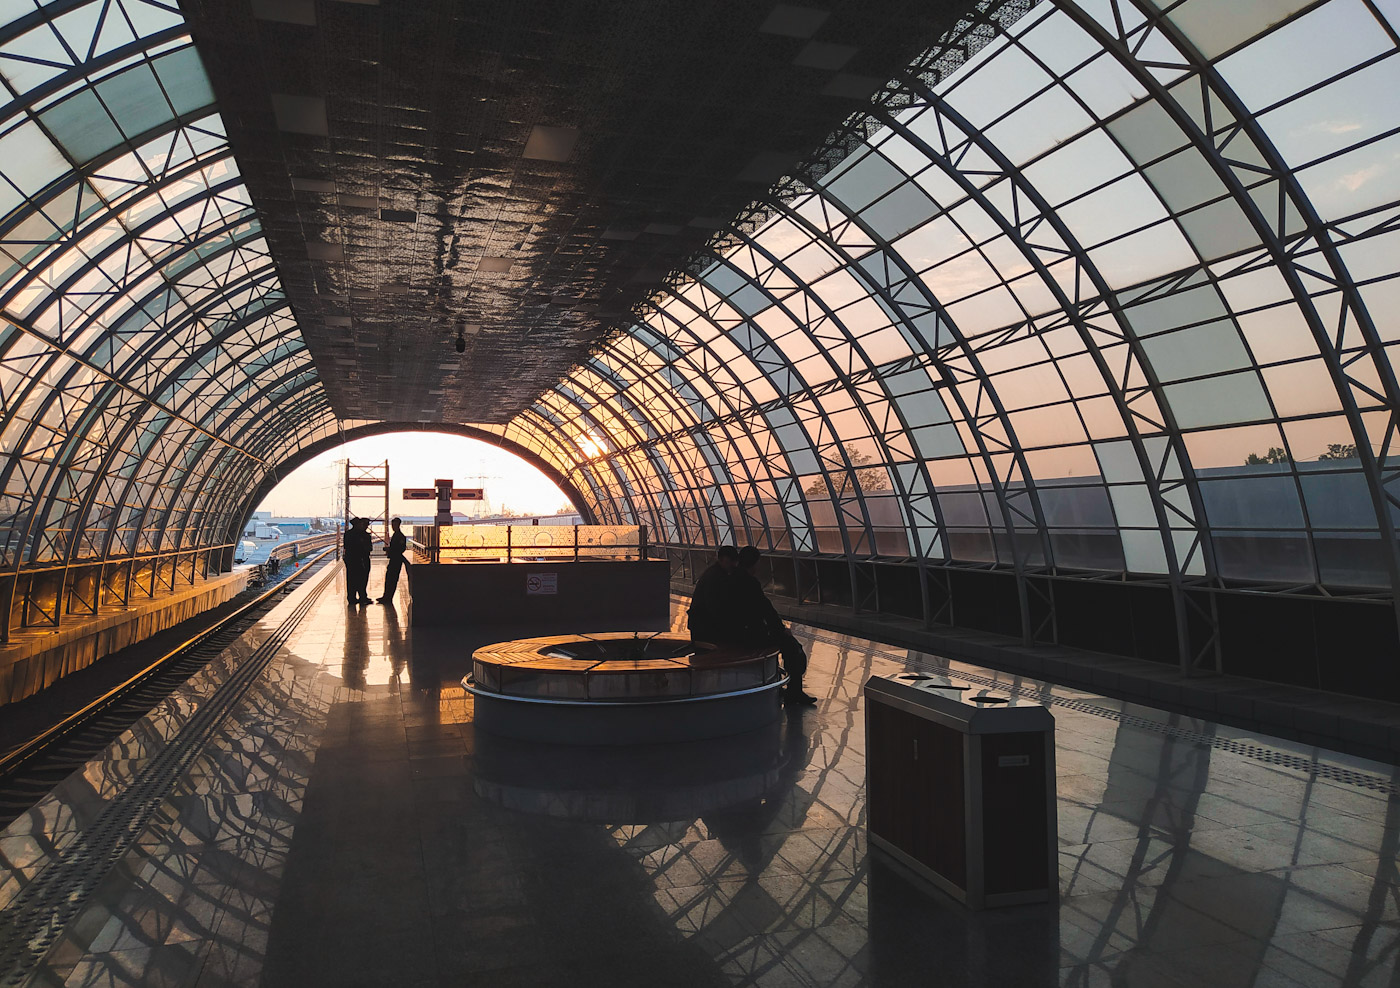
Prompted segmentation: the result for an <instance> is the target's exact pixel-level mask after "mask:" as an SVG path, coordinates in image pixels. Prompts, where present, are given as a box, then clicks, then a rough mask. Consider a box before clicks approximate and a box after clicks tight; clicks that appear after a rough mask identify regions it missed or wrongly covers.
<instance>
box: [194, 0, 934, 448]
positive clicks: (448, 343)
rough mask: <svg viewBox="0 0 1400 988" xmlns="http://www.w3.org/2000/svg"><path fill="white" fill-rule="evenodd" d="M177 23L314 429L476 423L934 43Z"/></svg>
mask: <svg viewBox="0 0 1400 988" xmlns="http://www.w3.org/2000/svg"><path fill="white" fill-rule="evenodd" d="M182 6H183V7H184V9H185V11H186V13H187V15H188V16H189V17H190V19H191V22H192V25H193V29H194V34H195V38H196V41H197V44H198V47H199V49H200V51H201V53H202V54H203V56H204V60H205V63H206V65H207V68H208V71H209V74H210V76H211V78H212V81H213V86H214V90H215V94H216V96H217V98H218V102H219V105H220V106H221V108H223V111H224V114H225V118H226V120H227V121H228V125H229V130H230V140H231V142H232V144H233V146H234V148H235V149H236V152H237V154H238V159H239V161H240V163H241V165H242V166H243V169H244V174H245V178H246V181H247V183H248V186H249V188H250V189H251V191H252V195H253V200H254V203H255V204H256V205H257V207H258V208H259V210H260V211H261V213H262V216H263V218H264V222H265V226H266V230H267V235H268V239H269V241H270V243H271V246H272V251H273V255H274V257H275V258H276V260H277V263H278V266H279V268H280V272H281V274H282V279H283V282H284V284H285V285H286V288H287V291H288V293H289V295H290V297H291V300H292V303H293V307H294V309H295V311H296V314H297V317H298V320H299V322H300V324H301V326H302V329H303V332H304V333H305V334H306V337H307V340H308V342H309V344H310V347H311V350H312V353H313V354H314V356H315V359H316V363H317V366H318V368H319V369H320V371H321V375H322V377H323V379H324V380H325V382H326V388H327V391H328V392H329V395H330V398H331V401H332V404H333V407H334V408H335V410H336V412H337V414H339V415H340V416H342V417H346V418H356V419H388V420H400V421H438V420H448V421H476V422H496V423H504V422H506V421H508V420H509V419H510V418H511V416H512V415H514V414H515V413H517V412H519V411H520V410H521V409H523V408H524V407H526V406H527V405H528V404H529V403H530V402H532V401H534V400H535V399H536V398H537V397H538V396H539V394H540V393H541V391H543V390H545V389H547V388H549V387H551V386H552V385H553V384H554V383H555V382H556V381H558V380H559V378H560V377H561V376H562V375H563V374H564V373H565V372H566V371H568V370H569V368H570V367H572V366H574V365H575V364H577V363H578V362H579V361H580V360H581V359H583V358H584V356H585V354H586V352H587V350H588V348H589V345H590V344H591V343H593V342H594V341H595V340H596V339H597V338H598V336H599V335H600V334H601V333H602V332H603V331H604V330H605V329H606V328H607V326H608V325H609V323H610V321H615V320H617V318H618V317H619V316H621V315H622V314H623V313H625V312H626V311H627V310H628V308H629V307H630V306H631V305H632V304H633V303H634V302H636V301H638V300H640V299H642V298H643V297H645V296H646V295H647V294H649V293H650V292H652V291H653V290H654V289H655V288H656V287H657V286H658V284H659V283H660V281H661V279H662V278H663V277H664V276H665V275H666V274H667V273H668V272H669V271H671V270H673V269H675V268H676V267H678V266H679V265H681V264H682V263H683V262H684V260H685V258H686V257H687V256H688V255H690V254H691V253H692V252H694V251H695V250H697V249H698V248H700V247H701V246H703V244H704V243H705V241H706V240H707V239H708V237H709V236H710V235H711V233H712V232H713V231H714V229H716V228H717V227H719V226H722V225H723V224H724V222H725V221H726V220H728V219H729V218H730V217H732V216H733V215H734V214H735V213H736V212H737V211H738V210H740V209H741V208H742V207H743V206H745V205H746V204H747V203H748V202H750V201H751V200H752V199H754V198H755V197H757V196H759V195H761V194H762V193H763V192H764V190H765V189H766V187H767V185H768V184H769V183H770V182H772V181H773V180H774V179H776V178H778V177H779V176H780V175H781V174H782V173H783V172H784V171H785V170H787V169H789V168H791V167H792V165H793V164H794V163H795V161H796V160H797V159H798V158H799V157H801V156H802V155H803V154H805V153H807V152H809V151H811V149H812V148H814V147H816V146H817V145H818V144H819V143H820V142H821V140H822V138H823V137H825V136H826V135H827V134H828V133H829V132H830V131H831V130H832V129H833V128H835V127H836V126H838V125H839V124H840V123H841V121H842V120H843V119H844V118H845V117H846V116H847V115H848V114H850V113H851V112H852V111H853V110H854V109H856V108H857V107H858V106H859V105H860V104H861V101H863V100H864V99H865V98H866V97H867V96H868V95H869V94H870V92H871V91H872V90H873V89H874V88H875V87H876V86H877V85H878V84H879V82H880V81H882V80H884V79H887V78H889V77H891V76H892V75H894V74H896V73H897V72H898V70H899V69H900V68H901V67H902V66H903V65H904V64H906V63H907V62H908V60H909V59H910V58H912V57H913V56H914V55H915V54H917V52H918V51H919V49H920V48H921V47H922V46H925V45H927V44H928V43H929V40H930V39H933V38H937V37H938V36H939V35H940V33H941V32H942V30H943V29H944V28H945V27H946V26H947V25H948V24H949V23H951V21H952V20H953V16H952V15H951V14H949V13H948V8H949V6H950V5H944V4H930V3H928V2H926V0H924V2H917V0H879V2H872V0H860V2H849V3H840V4H836V5H835V6H834V9H832V10H830V11H829V13H826V14H825V15H824V13H823V12H822V11H816V10H813V9H811V8H798V7H791V6H783V5H779V6H778V7H776V8H775V7H774V5H772V4H767V3H757V4H755V3H748V2H737V3H698V4H697V3H681V2H617V0H607V2H592V3H590V2H580V0H561V2H532V3H521V2H516V0H496V2H493V3H461V2H457V0H419V2H408V0H402V2H385V3H383V4H382V5H372V4H366V3H347V2H336V0H321V2H318V3H312V2H310V0H305V2H297V0H286V2H283V0H277V2H272V0H254V2H253V3H252V5H251V6H250V5H249V4H248V3H246V2H242V0H238V2H228V0H189V2H186V3H184V4H182ZM255 14H256V15H258V16H254V15H255ZM307 21H310V22H311V23H306V22H307ZM537 125H538V126H537ZM551 159H564V160H551ZM478 327H479V330H478ZM459 329H464V330H465V333H464V335H465V339H466V340H467V350H466V353H465V354H464V355H462V356H461V357H458V355H457V354H456V352H455V350H454V346H453V341H454V339H455V337H456V336H457V334H458V331H459Z"/></svg>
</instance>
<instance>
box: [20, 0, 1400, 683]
mask: <svg viewBox="0 0 1400 988" xmlns="http://www.w3.org/2000/svg"><path fill="white" fill-rule="evenodd" d="M184 10H185V14H183V15H182V14H181V12H180V10H178V9H176V8H175V7H174V6H173V5H171V4H167V3H158V2H154V0H87V2H78V0H60V2H54V3H49V4H40V3H37V2H35V0H10V2H9V3H7V4H3V5H0V79H3V85H4V87H5V89H4V96H3V98H4V99H6V100H7V101H8V102H6V104H5V109H4V111H3V114H0V121H3V122H0V175H3V181H0V251H3V254H0V271H3V277H0V312H3V328H2V329H0V333H3V336H2V337H0V399H3V415H4V433H3V441H4V444H5V449H6V453H7V459H6V461H5V463H4V470H5V477H6V494H5V497H6V501H5V509H4V513H3V516H0V519H2V520H0V526H3V530H4V531H5V533H6V535H5V539H6V541H5V543H4V544H5V547H6V548H5V560H6V564H7V565H8V566H9V567H10V568H11V571H12V572H15V573H19V572H22V571H23V570H25V569H26V568H33V567H40V566H53V565H68V564H70V563H72V562H73V561H76V560H83V559H89V560H91V559H108V558H112V557H114V556H121V555H122V554H123V553H126V554H131V553H141V552H162V551H169V550H173V549H178V548H181V547H212V546H216V545H221V544H225V543H226V542H227V541H228V540H229V539H230V538H231V536H232V533H234V532H235V531H236V530H237V526H238V524H239V523H240V521H241V519H242V518H243V517H244V516H245V515H246V513H247V512H248V511H249V510H251V507H252V505H253V502H254V501H255V500H256V499H257V498H258V497H259V496H260V492H262V491H265V490H267V489H268V487H269V486H270V485H271V484H272V483H274V482H275V480H276V478H277V477H278V476H281V475H282V473H283V472H284V471H285V469H286V468H288V467H290V466H291V465H294V464H295V463H297V462H300V461H301V460H303V459H304V458H305V457H306V456H308V455H310V454H311V453H312V452H314V451H315V450H317V449H319V448H322V447H323V446H324V445H325V444H327V443H328V442H330V441H332V440H333V439H334V438H336V437H339V436H341V435H355V434H360V433H362V432H364V431H366V430H387V429H390V428H397V427H412V428H424V427H429V426H436V427H446V428H453V429H458V430H463V431H470V432H472V433H473V434H476V435H489V436H492V437H494V438H495V439H496V440H497V441H498V442H500V443H501V444H503V445H505V446H507V447H509V448H511V449H515V450H517V451H519V452H521V453H522V454H523V455H526V456H528V457H530V458H532V459H533V460H534V461H535V462H537V463H541V464H543V465H545V466H546V467H547V468H548V469H549V470H550V471H551V472H552V475H553V476H556V477H557V478H559V479H560V480H561V482H562V483H564V484H565V486H566V487H567V488H568V489H570V491H571V493H572V495H573V496H575V497H576V498H577V499H578V501H579V506H580V508H581V509H583V510H584V512H585V513H586V514H587V515H588V516H590V518H592V519H595V520H598V521H603V522H616V523H627V524H637V523H642V524H646V525H648V527H649V528H650V530H651V532H652V535H653V538H654V542H655V544H657V545H662V546H666V547H669V549H670V550H671V551H673V553H675V558H676V559H678V560H692V559H693V560H698V561H703V558H704V553H705V552H706V551H708V550H709V549H712V548H713V547H714V546H715V545H717V544H719V543H723V542H729V541H734V542H739V543H745V542H750V543H753V544H756V545H759V546H761V547H763V548H765V549H768V550H769V551H770V552H771V553H772V559H773V560H774V564H773V566H774V568H773V577H774V579H775V580H777V581H778V585H779V588H780V589H782V590H783V591H784V592H788V593H791V594H793V595H794V596H797V597H800V598H801V599H804V600H813V601H821V602H823V603H828V604H833V605H837V606H841V607H847V608H854V609H858V610H869V611H876V612H881V613H884V614H898V615H904V616H906V617H913V618H916V619H924V620H931V621H952V622H956V623H971V624H972V625H974V626H978V627H983V628H994V629H995V630H1003V631H1009V632H1010V633H1014V634H1019V635H1022V636H1024V637H1025V638H1027V639H1034V640H1051V641H1056V640H1064V641H1073V642H1076V643H1079V644H1089V645H1090V647H1099V646H1102V647H1105V648H1108V647H1110V645H1111V647H1112V648H1114V649H1119V648H1120V647H1121V642H1114V643H1105V642H1102V641H1100V642H1099V643H1098V645H1095V639H1094V635H1095V634H1098V633H1099V631H1100V630H1101V629H1102V628H1103V627H1104V626H1105V624H1104V622H1103V621H1102V620H1099V619H1098V618H1096V617H1094V616H1093V613H1094V612H1095V611H1096V610H1097V611H1103V610H1104V609H1105V608H1104V607H1103V606H1102V602H1103V601H1105V600H1108V599H1110V598H1106V597H1103V596H1102V594H1103V593H1106V592H1107V590H1106V589H1105V588H1109V587H1124V588H1143V590H1144V592H1143V594H1141V595H1127V596H1120V597H1117V598H1112V599H1114V600H1117V601H1118V602H1119V603H1118V604H1117V605H1115V606H1113V607H1112V608H1109V610H1111V611H1113V612H1114V613H1115V614H1116V613H1119V612H1121V613H1129V612H1131V613H1132V614H1133V615H1134V616H1133V619H1132V620H1133V622H1135V624H1134V627H1133V629H1132V630H1131V631H1130V632H1128V635H1129V637H1130V638H1132V637H1133V636H1136V639H1137V640H1135V641H1132V642H1129V645H1130V646H1131V647H1132V648H1133V649H1134V650H1136V651H1138V652H1141V653H1143V654H1147V655H1149V657H1157V658H1165V659H1168V660H1171V661H1180V662H1182V663H1183V664H1185V665H1187V666H1190V665H1192V664H1204V665H1206V666H1208V667H1211V666H1213V667H1219V666H1220V662H1221V659H1220V656H1221V654H1222V651H1221V650H1222V644H1221V643H1222V640H1223V638H1222V635H1223V634H1224V632H1223V631H1222V629H1225V628H1227V626H1229V621H1231V620H1235V621H1236V622H1237V623H1236V625H1234V626H1235V627H1238V628H1240V629H1243V630H1241V631H1239V632H1238V636H1239V637H1240V640H1241V641H1246V644H1247V640H1248V638H1249V635H1250V634H1253V632H1250V631H1249V630H1248V628H1249V622H1248V621H1244V620H1243V619H1242V618H1238V615H1240V614H1245V613H1246V611H1244V610H1236V611H1231V610H1230V609H1231V608H1239V607H1244V606H1245V605H1243V604H1240V603H1239V602H1240V601H1245V602H1249V601H1255V600H1257V599H1259V598H1260V597H1262V596H1272V597H1274V598H1275V599H1279V600H1286V601H1293V602H1297V603H1298V604H1299V608H1302V607H1303V606H1304V605H1306V606H1309V607H1310V606H1311V603H1309V602H1315V601H1319V600H1325V601H1329V602H1330V601H1335V600H1337V599H1346V600H1347V601H1349V602H1352V603H1354V604H1355V605H1356V607H1355V608H1354V609H1353V610H1351V611H1347V612H1344V613H1345V614H1346V615H1349V616H1346V617H1342V618H1339V619H1337V620H1335V621H1333V620H1332V619H1330V618H1328V619H1325V620H1323V619H1319V621H1318V622H1314V623H1313V624H1310V625H1308V627H1309V628H1310V629H1311V630H1309V631H1308V632H1307V635H1308V641H1309V643H1310V644H1308V645H1307V648H1308V649H1312V650H1313V651H1312V652H1309V655H1310V656H1311V657H1310V658H1307V660H1306V662H1305V665H1306V668H1303V667H1301V666H1300V667H1299V668H1297V669H1287V670H1282V671H1280V670H1278V669H1275V668H1274V667H1273V666H1271V665H1270V664H1269V663H1268V662H1267V661H1265V660H1259V663H1258V668H1257V669H1253V670H1252V671H1251V674H1255V673H1256V672H1257V673H1258V674H1262V675H1275V674H1277V675H1279V676H1281V677H1283V678H1292V679H1294V680H1299V681H1301V680H1304V679H1307V678H1308V677H1312V678H1313V680H1317V678H1318V677H1319V675H1320V674H1321V672H1320V670H1321V669H1322V664H1325V659H1323V658H1320V656H1322V655H1323V652H1324V651H1325V649H1324V644H1325V643H1328V642H1330V643H1331V645H1329V646H1328V647H1333V646H1335V648H1334V650H1335V651H1338V652H1339V653H1340V652H1344V651H1346V649H1345V648H1344V647H1343V645H1344V644H1345V642H1346V641H1355V642H1358V643H1360V644H1358V646H1357V647H1356V648H1353V649H1351V651H1352V652H1355V653H1357V654H1359V655H1363V656H1364V654H1366V653H1367V650H1368V649H1374V648H1384V647H1386V646H1385V645H1384V643H1385V642H1387V641H1392V640H1393V639H1394V635H1395V624H1396V621H1395V619H1396V611H1395V596H1394V592H1393V588H1394V586H1395V585H1396V583H1397V580H1398V579H1400V576H1398V575H1400V555H1397V553H1398V552H1400V549H1398V548H1397V540H1396V523H1397V520H1400V491H1397V486H1398V485H1400V479H1398V478H1400V458H1397V457H1396V455H1395V443H1396V441H1397V438H1396V433H1397V428H1396V427H1397V421H1396V415H1397V409H1398V408H1400V387H1397V382H1396V373H1395V369H1394V356H1395V352H1396V348H1397V346H1400V316H1398V315H1397V313H1400V277H1397V274H1398V273H1400V230H1397V224H1398V223H1400V107H1397V103H1396V101H1395V100H1394V98H1393V95H1392V94H1393V93H1395V92H1397V91H1400V85H1397V84H1400V59H1397V28H1400V11H1397V9H1396V8H1395V6H1394V4H1393V3H1373V2H1370V0H1321V2H1311V3H1305V2H1300V0H1298V2H1295V0H1271V2H1268V3H1264V2H1259V3H1252V2H1236V0H1183V2H1175V3H1168V2H1165V0H1163V2H1157V3H1152V2H1148V0H1102V2H1095V3H1088V2H1072V0H1042V2H1039V3H1034V2H1030V0H1016V2H1000V0H982V2H979V3H976V4H968V5H967V6H965V7H964V8H961V9H958V8H950V7H945V6H939V5H930V4H926V3H919V4H914V3H909V4H900V3H895V2H891V3H889V4H874V3H868V2H867V3H854V2H852V3H837V4H821V5H812V6H808V5H805V4H803V5H795V4H757V5H749V4H741V3H734V4H692V5H681V4H671V3H637V4H630V3H621V4H604V3H596V4H572V3H562V2H561V3H519V4H511V3H485V4H458V3H449V2H447V0H421V2H409V0H383V2H382V3H379V4H375V3H364V2H361V3H351V2H344V0H231V2H227V3H225V2H223V0H219V2H214V0H204V2H196V0H191V2H189V3H187V4H185V5H184ZM185 15H188V17H189V18H190V19H189V21H188V22H187V21H186V19H185ZM191 32H193V38H194V39H195V43H194V45H193V47H192V46H191V41H190V39H191V36H192V35H191ZM211 80H212V82H211ZM245 183H246V184H245ZM459 335H460V337H461V339H462V340H463V348H464V352H463V353H462V355H461V356H459V355H458V353H457V350H456V347H455V346H454V341H455V340H456V339H457V338H458V337H459ZM688 564H689V563H688V562H687V563H686V565H688ZM974 579H981V580H983V581H984V582H983V583H980V584H977V586H978V587H980V588H981V589H979V590H977V592H975V593H970V592H967V591H966V588H967V587H970V586H973V583H972V582H970V581H973V580H974ZM960 588H961V589H960ZM1149 590H1151V591H1152V592H1147V591H1149ZM1158 590H1160V591H1161V593H1160V594H1156V591H1158ZM1003 591H1005V592H1004V593H1003ZM1125 593H1126V591H1125ZM1134 593H1136V591H1134ZM960 594H961V595H962V599H963V600H964V601H965V602H967V603H966V605H965V606H952V605H956V604H957V601H958V599H959V595H960ZM979 595H981V596H980V599H981V600H982V601H983V602H984V604H983V609H982V610H978V608H977V605H976V601H977V600H978V599H979ZM1222 595H1225V596H1222ZM1228 595H1234V596H1228ZM950 602H951V604H950ZM986 602H990V603H986ZM1076 602H1078V603H1076ZM1089 602H1096V603H1093V606H1091V605H1090V603H1089ZM1249 606H1253V605H1252V604H1250V605H1249ZM1287 606H1292V605H1291V604H1290V605H1287ZM1076 607H1078V608H1079V610H1078V611H1077V612H1076V610H1075V608H1076ZM1135 608H1136V610H1134V609H1135ZM1227 612H1228V613H1227ZM1076 613H1077V614H1078V616H1077V617H1076V616H1075V615H1076ZM1232 613H1233V614H1236V615H1237V618H1230V617H1229V614H1232ZM1281 613H1283V614H1285V616H1288V615H1291V614H1295V613H1303V611H1302V610H1300V609H1297V608H1295V609H1294V610H1293V611H1288V610H1285V611H1283V612H1281ZM1307 613H1310V614H1311V613H1313V612H1312V611H1308V612H1307ZM1317 613H1322V612H1317ZM1328 613H1333V612H1328ZM1336 613H1338V614H1341V613H1343V612H1336ZM1377 614H1380V615H1382V617H1381V618H1379V619H1378V618H1377V617H1376V615H1377ZM1310 620H1311V619H1310ZM1329 622H1330V623H1329ZM1387 622H1388V627H1389V629H1390V630H1389V632H1387V634H1389V635H1390V638H1384V636H1382V638H1376V637H1375V634H1373V632H1375V631H1376V629H1378V628H1381V627H1383V626H1387ZM1267 624H1268V622H1264V624H1263V625H1261V627H1266V626H1267ZM1363 626H1364V627H1365V628H1367V629H1370V630H1368V631H1367V632H1366V633H1365V634H1364V635H1361V636H1360V637H1359V638H1358V637H1355V636H1356V635H1358V634H1359V633H1358V632H1356V630H1355V629H1357V628H1360V627H1363ZM1290 627H1291V626H1290ZM1259 633H1261V634H1262V633H1265V632H1259ZM1348 636H1352V638H1348ZM1224 637H1225V638H1228V637H1229V636H1228V635H1224ZM1276 637H1277V639H1278V644H1279V647H1293V646H1294V645H1295V644H1296V643H1297V641H1298V640H1299V635H1298V634H1294V633H1292V632H1290V633H1287V634H1279V635H1277V636H1276ZM1271 641H1272V639H1271ZM1377 642H1380V643H1381V644H1380V645H1377V644H1376V643H1377ZM1339 643H1340V644H1339ZM1228 644H1229V643H1228V642H1227V643H1226V645H1227V646H1228ZM1363 646H1364V647H1363ZM1226 651H1227V652H1228V651H1229V647H1227V648H1226ZM1248 651H1249V649H1248V648H1247V647H1246V648H1243V649H1242V651H1241V649H1240V648H1236V652H1237V653H1238V654H1243V652H1248ZM1159 653H1160V654H1159ZM1300 661H1301V660H1300ZM1356 661H1357V662H1358V663H1360V664H1359V665H1357V667H1356V670H1355V671H1356V676H1357V677H1359V678H1356V688H1358V689H1361V688H1365V681H1364V676H1363V675H1362V674H1363V673H1364V671H1365V668H1369V667H1367V666H1366V662H1367V661H1369V660H1366V659H1364V658H1361V659H1357V660H1356ZM1226 664H1227V665H1228V662H1227V663H1226ZM1371 666H1372V667H1373V666H1375V663H1374V662H1372V663H1371ZM1392 666H1394V663H1393V661H1392V662H1391V663H1390V664H1389V665H1386V666H1385V668H1386V669H1387V670H1389V671H1388V672H1387V673H1386V675H1388V676H1391V677H1392V678H1394V679H1395V686H1396V689H1397V691H1400V672H1397V670H1396V669H1393V668H1392ZM1300 669H1301V670H1302V671H1299V670H1300ZM1398 695H1400V693H1398Z"/></svg>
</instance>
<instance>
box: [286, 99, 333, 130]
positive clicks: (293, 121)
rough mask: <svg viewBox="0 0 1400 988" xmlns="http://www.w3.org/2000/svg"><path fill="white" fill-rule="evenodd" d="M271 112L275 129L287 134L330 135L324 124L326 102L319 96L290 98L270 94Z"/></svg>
mask: <svg viewBox="0 0 1400 988" xmlns="http://www.w3.org/2000/svg"><path fill="white" fill-rule="evenodd" d="M272 112H273V115H274V116H276V117H277V129H278V130H285V131H286V132H287V133H289V134H316V135H318V136H320V137H325V136H326V135H327V134H329V133H330V130H329V127H328V126H327V124H326V101H325V100H324V99H322V98H321V97H320V96H291V95H288V94H287V93H273V94H272Z"/></svg>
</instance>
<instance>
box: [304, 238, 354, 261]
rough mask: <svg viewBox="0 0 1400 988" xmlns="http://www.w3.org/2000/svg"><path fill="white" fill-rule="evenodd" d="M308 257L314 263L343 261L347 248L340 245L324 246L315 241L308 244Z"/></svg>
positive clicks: (309, 241)
mask: <svg viewBox="0 0 1400 988" xmlns="http://www.w3.org/2000/svg"><path fill="white" fill-rule="evenodd" d="M306 256H307V257H309V258H311V259H312V260H313V261H343V260H345V248H344V247H342V246H341V245H340V244H323V243H319V242H317V241H315V240H308V241H307V242H306Z"/></svg>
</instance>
